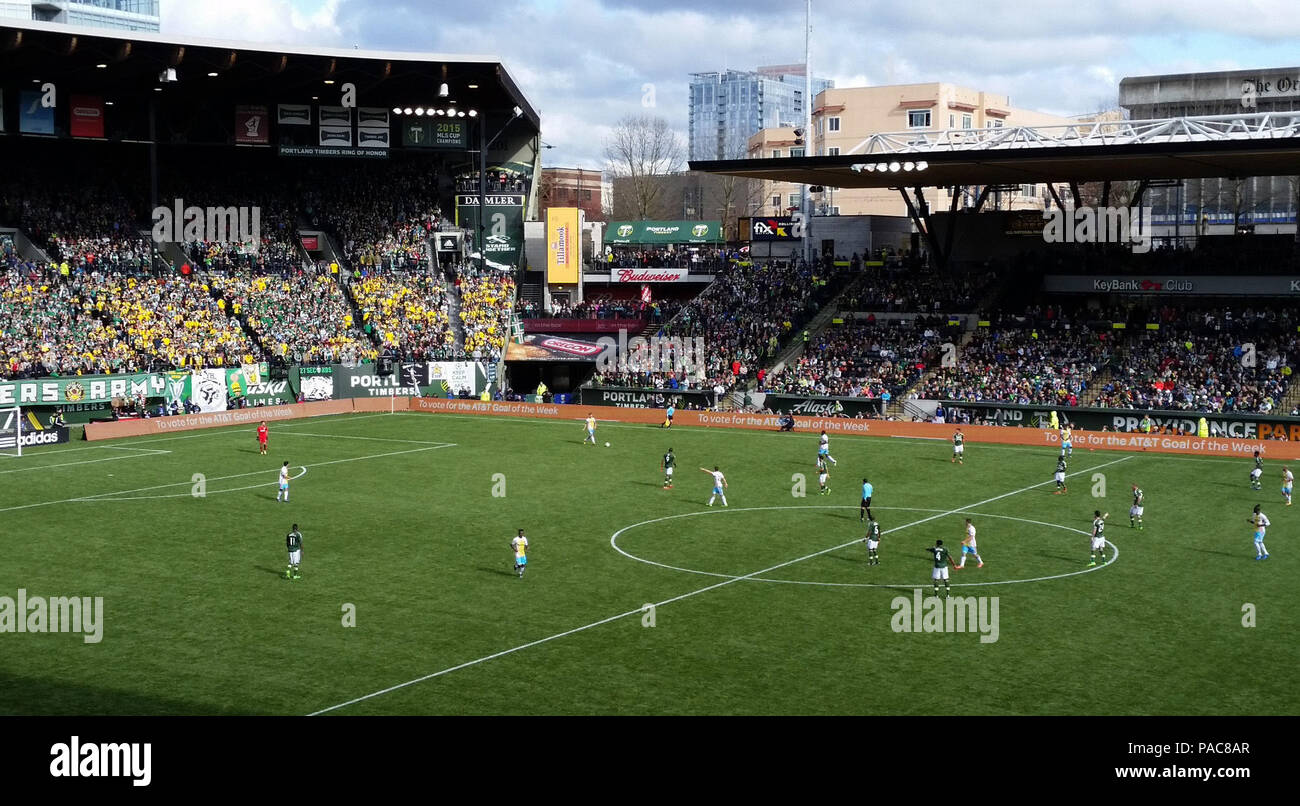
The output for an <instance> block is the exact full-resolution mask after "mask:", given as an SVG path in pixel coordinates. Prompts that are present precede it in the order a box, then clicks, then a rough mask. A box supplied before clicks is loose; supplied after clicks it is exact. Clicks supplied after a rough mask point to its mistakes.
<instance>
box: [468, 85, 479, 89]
mask: <svg viewBox="0 0 1300 806" xmlns="http://www.w3.org/2000/svg"><path fill="white" fill-rule="evenodd" d="M468 86H469V88H470V89H472V90H476V89H478V85H477V84H470V85H468Z"/></svg>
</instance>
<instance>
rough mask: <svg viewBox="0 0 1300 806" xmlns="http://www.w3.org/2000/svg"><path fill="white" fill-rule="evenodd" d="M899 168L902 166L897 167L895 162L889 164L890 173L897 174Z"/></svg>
mask: <svg viewBox="0 0 1300 806" xmlns="http://www.w3.org/2000/svg"><path fill="white" fill-rule="evenodd" d="M901 167H903V166H901V165H899V164H898V163H897V162H891V163H889V170H891V171H893V172H895V173H897V172H898V169H899V168H901Z"/></svg>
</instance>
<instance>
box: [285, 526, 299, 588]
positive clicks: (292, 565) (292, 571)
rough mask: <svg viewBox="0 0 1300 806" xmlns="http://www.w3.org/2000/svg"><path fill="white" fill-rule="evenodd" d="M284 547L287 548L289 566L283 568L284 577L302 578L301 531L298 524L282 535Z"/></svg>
mask: <svg viewBox="0 0 1300 806" xmlns="http://www.w3.org/2000/svg"><path fill="white" fill-rule="evenodd" d="M284 547H285V548H287V549H288V550H289V567H288V568H285V569H284V578H285V579H302V532H300V531H298V524H296V523H295V524H294V525H293V531H291V532H289V534H287V535H285V536H284Z"/></svg>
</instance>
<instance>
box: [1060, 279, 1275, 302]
mask: <svg viewBox="0 0 1300 806" xmlns="http://www.w3.org/2000/svg"><path fill="white" fill-rule="evenodd" d="M1043 290H1044V291H1046V292H1048V293H1051V294H1104V295H1109V296H1142V295H1148V294H1177V295H1180V296H1213V297H1244V296H1251V297H1256V296H1265V297H1296V296H1300V277H1292V276H1281V277H1262V276H1247V277H1240V276H1230V275H1207V276H1204V277H1173V276H1169V275H1163V276H1148V277H1143V276H1125V277H1119V276H1113V277H1095V276H1088V275H1069V274H1049V275H1047V276H1046V277H1044V278H1043Z"/></svg>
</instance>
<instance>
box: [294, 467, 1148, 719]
mask: <svg viewBox="0 0 1300 806" xmlns="http://www.w3.org/2000/svg"><path fill="white" fill-rule="evenodd" d="M1131 458H1132V457H1131V456H1125V457H1123V458H1121V459H1115V460H1113V461H1110V462H1106V463H1105V464H1100V465H1097V466H1096V467H1090V468H1087V469H1086V470H1080V471H1077V472H1076V473H1072V474H1070V475H1079V474H1081V473H1090V472H1093V471H1095V470H1100V469H1101V468H1103V467H1109V466H1110V465H1115V464H1119V463H1120V462H1127V461H1128V460H1130V459H1131ZM1051 483H1052V482H1051V481H1040V482H1038V483H1037V484H1031V485H1029V486H1028V487H1021V488H1020V489H1019V490H1012V491H1011V492H1009V493H1003V494H1001V495H996V496H994V497H992V498H986V499H984V500H983V501H979V502H976V503H974V504H967V505H966V506H962V507H957V508H956V509H950V510H946V511H944V512H941V513H939V514H937V515H930V516H929V517H925V518H921V519H920V520H915V521H911V522H909V523H905V524H903V525H902V526H896V527H894V528H893V529H891V530H890V531H891V532H897V531H900V530H902V529H907V528H910V527H912V526H918V525H920V524H922V523H928V522H929V521H933V520H937V519H939V518H943V517H947V516H948V515H953V514H955V513H958V512H962V511H965V510H968V509H974V508H975V507H979V506H983V505H985V504H991V503H993V502H994V501H1000V500H1002V499H1003V498H1009V497H1010V496H1013V495H1019V494H1020V493H1023V492H1027V491H1029V490H1033V489H1035V488H1037V487H1042V486H1043V485H1045V484H1051ZM860 540H861V538H854V539H853V540H850V541H848V542H847V543H841V544H840V545H838V546H831V547H830V548H828V549H822V550H821V551H815V552H813V553H812V554H805V555H804V556H802V557H796V558H795V559H793V560H786V561H785V562H783V563H778V564H776V565H773V566H771V567H768V568H763V569H761V570H759V571H753V572H751V573H748V574H745V575H743V576H738V577H734V578H732V579H724V580H722V581H721V582H715V583H714V584H712V585H707V586H705V587H703V588H698V589H696V590H693V591H689V592H687V593H683V594H680V595H678V596H673V597H672V598H669V599H664V600H663V601H661V602H655V603H654V605H653V606H654V607H655V608H659V607H663V606H664V605H667V604H672V603H673V602H680V601H682V600H683V599H689V598H691V597H692V596H699V595H700V594H701V593H708V592H709V591H712V590H717V589H718V588H722V587H726V586H727V585H733V584H735V583H737V582H742V581H744V580H746V579H751V578H753V577H757V576H762V575H763V574H768V573H771V572H772V571H776V570H778V569H781V568H785V567H787V566H791V565H795V564H796V563H801V562H803V561H804V560H811V559H812V558H814V557H820V556H821V555H823V554H829V553H830V552H832V551H838V550H840V549H842V548H844V547H846V546H851V545H853V544H855V543H857V542H859V541H860ZM643 612H645V606H644V605H642V606H641V607H638V608H636V609H634V610H628V611H626V612H624V613H619V614H617V615H613V616H609V617H607V618H603V619H601V620H600V621H593V622H592V623H590V624H586V625H583V626H581V627H574V628H573V629H571V630H565V631H564V632H559V633H556V634H555V635H550V636H547V637H546V638H539V639H537V640H536V641H529V642H528V643H526V644H520V645H519V646H516V647H512V648H510V649H505V650H502V651H500V652H495V653H493V654H491V655H485V656H483V657H481V658H478V659H476V660H471V661H466V662H464V663H461V664H457V665H456V666H449V667H448V668H446V669H443V670H441V671H437V672H432V673H430V674H427V675H424V676H422V677H417V678H414V679H412V680H408V681H406V682H405V683H398V684H397V685H395V686H389V687H388V688H384V689H380V690H378V691H372V692H371V693H369V694H363V695H362V696H360V697H355V698H353V699H351V700H348V701H346V702H341V703H338V704H336V705H331V706H329V707H328V708H322V709H320V710H319V711H313V712H312V713H310V714H308V716H319V715H321V714H327V713H329V712H331V711H337V710H338V709H340V708H346V707H348V706H349V705H355V704H357V703H359V702H363V701H365V700H369V699H373V698H375V697H382V696H383V695H385V694H390V693H392V692H394V691H397V690H398V689H403V688H406V687H408V686H413V685H415V684H417V683H423V682H424V681H426V680H432V679H434V678H436V677H442V676H443V675H447V674H451V673H452V672H455V671H458V670H460V669H466V668H469V667H470V666H477V665H478V664H480V663H486V662H488V661H490V660H495V659H497V658H500V657H504V656H506V655H510V654H513V653H515V652H521V651H523V650H525V649H529V648H531V647H535V646H539V645H541V644H545V643H548V642H550V641H555V640H557V639H559V638H564V637H566V636H569V635H574V634H575V633H580V632H583V631H585V630H590V629H592V628H593V627H599V626H601V625H603V624H609V623H610V622H612V621H618V620H619V619H623V618H627V617H628V616H632V615H636V614H638V613H643Z"/></svg>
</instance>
